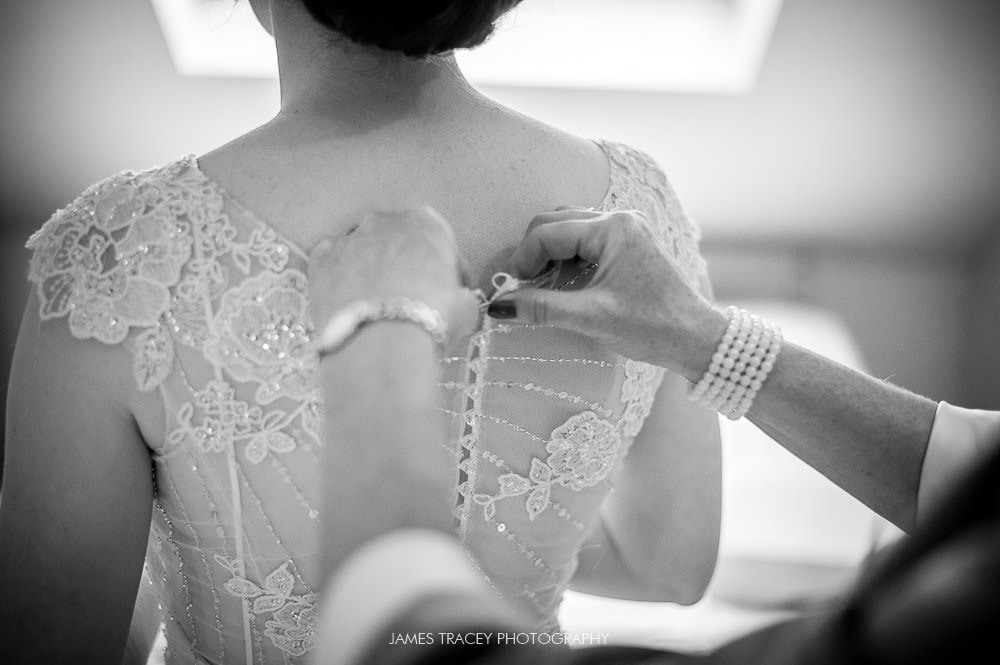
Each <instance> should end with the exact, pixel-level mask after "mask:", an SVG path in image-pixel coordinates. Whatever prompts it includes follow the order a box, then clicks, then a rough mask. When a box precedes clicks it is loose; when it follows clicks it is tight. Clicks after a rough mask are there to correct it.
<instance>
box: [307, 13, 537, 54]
mask: <svg viewBox="0 0 1000 665" xmlns="http://www.w3.org/2000/svg"><path fill="white" fill-rule="evenodd" d="M520 1H521V0H407V1H405V2H386V1H385V0H381V1H380V0H302V4H303V5H305V8H306V9H307V10H308V11H309V13H310V14H311V15H312V16H313V18H314V19H316V20H317V21H319V22H320V23H322V24H323V25H325V26H326V27H328V28H330V29H331V30H335V31H336V32H339V33H340V34H342V35H344V36H345V37H347V38H348V39H350V40H351V41H355V42H358V43H359V44H369V45H371V46H377V47H378V48H381V49H384V50H386V51H398V52H401V53H404V54H406V55H408V56H411V57H415V58H422V57H425V56H428V55H435V54H438V53H444V52H446V51H451V50H453V49H458V48H471V47H473V46H478V45H480V44H482V43H483V42H484V41H486V38H487V37H489V36H490V34H492V33H493V29H494V27H495V23H496V20H497V19H498V18H500V16H502V15H503V14H504V13H505V12H507V11H508V10H510V9H511V8H513V7H514V6H515V5H517V4H518V3H519V2H520Z"/></svg>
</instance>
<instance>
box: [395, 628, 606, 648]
mask: <svg viewBox="0 0 1000 665" xmlns="http://www.w3.org/2000/svg"><path fill="white" fill-rule="evenodd" d="M607 641H608V634H607V633H481V632H477V633H391V634H390V635H389V644H390V645H392V646H407V645H411V646H415V645H424V646H427V645H433V644H467V645H476V646H486V645H491V644H499V645H511V646H513V645H524V644H565V645H566V646H571V647H573V646H602V645H604V644H607Z"/></svg>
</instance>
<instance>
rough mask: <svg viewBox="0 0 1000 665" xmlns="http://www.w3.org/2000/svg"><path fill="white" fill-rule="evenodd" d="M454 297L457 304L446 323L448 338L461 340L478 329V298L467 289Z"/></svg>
mask: <svg viewBox="0 0 1000 665" xmlns="http://www.w3.org/2000/svg"><path fill="white" fill-rule="evenodd" d="M456 297H457V299H458V302H457V304H456V306H455V308H454V310H453V311H454V313H453V315H452V318H451V320H450V321H449V322H448V337H449V338H451V339H452V340H463V339H466V338H468V336H469V335H471V334H472V333H473V332H475V331H476V330H477V329H478V328H479V298H478V297H477V296H476V295H475V294H474V293H473V292H472V291H470V290H468V289H461V290H460V291H459V293H458V295H457V296H456Z"/></svg>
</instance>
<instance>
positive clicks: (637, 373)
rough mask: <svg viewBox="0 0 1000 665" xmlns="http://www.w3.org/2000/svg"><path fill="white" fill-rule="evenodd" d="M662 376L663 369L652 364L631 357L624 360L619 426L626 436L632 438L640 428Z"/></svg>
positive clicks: (651, 406) (650, 408)
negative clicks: (621, 409)
mask: <svg viewBox="0 0 1000 665" xmlns="http://www.w3.org/2000/svg"><path fill="white" fill-rule="evenodd" d="M662 378H663V371H662V370H658V369H657V368H656V367H655V366H654V365H650V364H648V363H643V362H639V361H637V360H631V359H629V360H626V361H625V378H624V380H623V381H622V392H621V401H622V403H623V404H624V405H625V411H624V413H623V414H622V418H621V421H620V426H621V429H622V435H624V436H625V437H626V438H632V437H634V436H635V435H636V434H638V433H639V432H640V430H642V423H643V422H645V420H646V417H647V416H648V415H649V412H650V410H652V408H653V399H654V398H655V397H656V389H657V388H659V387H660V380H661V379H662Z"/></svg>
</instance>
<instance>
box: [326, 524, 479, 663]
mask: <svg viewBox="0 0 1000 665" xmlns="http://www.w3.org/2000/svg"><path fill="white" fill-rule="evenodd" d="M441 594H462V595H468V596H480V597H485V598H491V597H493V596H494V595H495V594H492V593H491V591H490V589H489V587H488V586H487V585H486V582H485V580H484V579H483V576H482V575H481V574H480V573H479V572H478V571H477V570H476V568H475V566H474V565H473V564H472V561H471V560H470V559H469V555H468V554H467V553H466V550H465V548H464V547H462V546H461V544H460V543H459V542H458V541H457V540H456V539H455V538H454V537H451V536H448V535H445V534H443V533H440V532H437V531H432V530H428V529H406V530H402V531H395V532H392V533H388V534H385V535H382V536H379V537H378V538H376V539H374V540H372V541H370V542H368V543H366V544H365V545H363V546H362V547H360V548H359V549H358V550H356V551H355V552H354V553H353V554H352V555H351V556H350V557H349V558H348V559H347V561H346V562H345V563H344V564H343V565H341V567H340V569H339V571H338V572H337V573H336V575H334V578H333V580H332V581H331V582H330V583H329V584H328V585H327V588H326V591H325V593H324V595H323V600H322V608H323V609H322V613H321V615H320V621H319V638H318V641H317V648H316V650H315V651H314V652H313V655H314V658H313V660H312V662H313V663H315V664H316V665H319V663H322V665H347V664H348V663H353V662H355V661H356V660H357V659H358V658H359V657H361V656H362V655H363V654H364V651H365V650H366V649H367V648H369V647H370V646H371V645H372V640H373V639H375V638H376V637H377V635H376V634H375V633H376V631H378V630H379V629H381V628H384V627H385V626H386V624H387V623H388V622H389V621H391V620H392V619H393V618H395V617H397V616H399V614H400V613H401V612H403V611H405V610H406V609H407V608H409V607H411V606H413V605H414V604H415V603H417V602H418V601H420V600H421V599H422V598H427V597H431V596H438V595H441ZM386 639H388V637H387V638H386Z"/></svg>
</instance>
